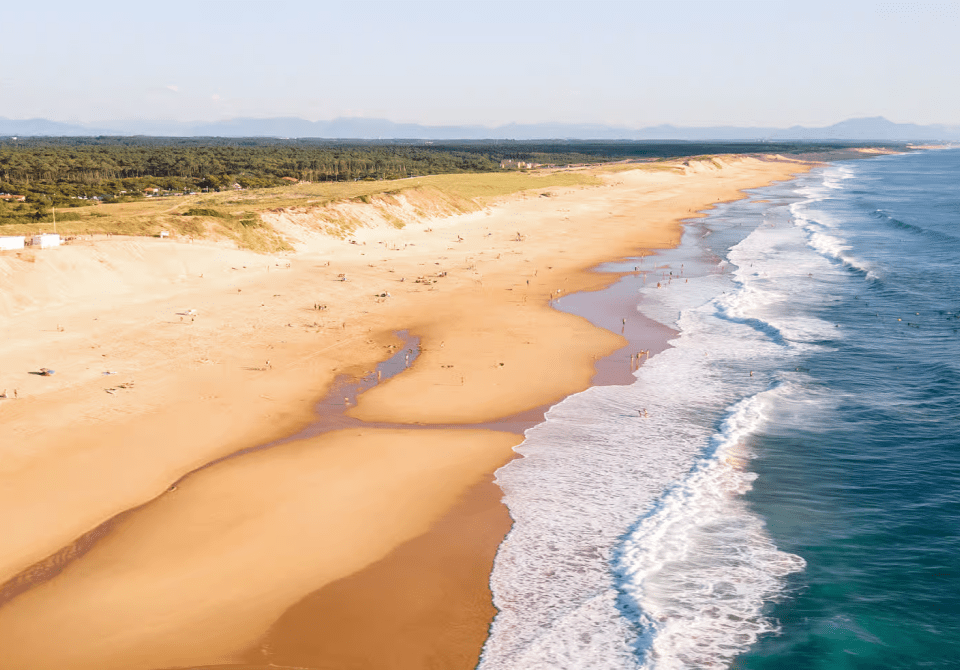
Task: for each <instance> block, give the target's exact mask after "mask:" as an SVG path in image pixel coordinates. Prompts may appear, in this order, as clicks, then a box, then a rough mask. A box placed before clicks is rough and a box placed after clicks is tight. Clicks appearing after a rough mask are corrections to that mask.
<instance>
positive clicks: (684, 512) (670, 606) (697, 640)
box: [618, 391, 805, 670]
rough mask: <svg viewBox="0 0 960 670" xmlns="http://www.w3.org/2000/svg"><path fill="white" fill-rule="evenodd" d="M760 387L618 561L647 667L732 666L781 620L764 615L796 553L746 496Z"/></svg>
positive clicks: (798, 561) (796, 563) (796, 567)
mask: <svg viewBox="0 0 960 670" xmlns="http://www.w3.org/2000/svg"><path fill="white" fill-rule="evenodd" d="M769 393H775V391H771V392H767V393H765V394H759V395H757V396H754V397H752V398H749V399H747V400H745V401H742V402H741V403H739V404H738V405H737V406H736V407H735V409H734V411H733V413H732V415H731V416H730V417H729V418H728V419H727V420H726V421H725V422H724V425H723V429H722V431H721V432H720V434H719V435H717V436H716V437H715V439H714V442H715V449H714V451H713V453H712V454H711V455H710V456H709V457H708V458H705V459H703V460H701V461H700V462H699V463H698V464H697V466H696V467H695V468H694V470H693V471H692V472H691V473H690V474H689V476H688V477H686V478H685V479H684V480H683V481H682V482H681V483H680V484H679V485H677V486H676V487H674V488H673V489H671V490H670V491H669V492H668V493H667V494H666V495H665V496H664V497H663V498H662V500H661V501H660V503H659V504H658V506H657V507H656V509H655V511H654V512H653V513H652V514H650V515H649V516H647V517H646V518H645V519H643V520H642V521H641V522H640V524H639V525H638V526H637V528H636V529H635V530H634V531H633V532H632V533H630V535H629V537H628V539H627V540H626V542H625V543H624V546H623V548H622V551H621V555H620V558H619V561H618V568H619V570H620V572H621V574H622V576H623V584H622V587H621V588H622V590H623V593H624V600H625V601H626V603H627V605H628V606H632V607H634V608H635V609H636V612H637V615H638V618H639V620H640V622H641V625H642V626H643V628H644V629H645V631H644V632H645V636H646V637H647V638H648V639H649V640H650V642H649V646H648V647H647V650H646V655H645V659H644V663H643V666H642V667H643V668H644V669H645V670H674V669H676V670H680V669H681V668H690V667H695V668H705V669H707V668H716V669H721V668H726V667H727V666H728V665H729V663H730V661H732V659H733V658H734V657H735V656H736V655H738V654H740V653H742V652H743V651H745V650H746V649H747V648H748V647H749V646H750V645H751V644H753V643H754V642H755V641H756V640H757V637H758V636H759V635H761V634H763V633H768V632H772V631H775V630H776V629H777V626H776V624H775V623H774V622H772V621H770V620H769V619H767V618H766V617H764V616H763V607H764V603H765V602H768V601H771V600H773V599H775V598H776V597H777V596H778V595H779V594H780V592H781V590H782V588H783V577H784V576H786V575H788V574H790V573H792V572H797V571H800V570H802V569H803V568H804V566H805V563H804V561H803V559H802V558H800V557H799V556H793V555H791V554H787V553H784V552H781V551H779V550H777V548H776V547H775V546H774V544H773V543H772V542H771V540H770V538H769V537H768V536H767V534H766V531H765V529H764V524H763V521H762V520H761V519H760V518H759V517H757V516H756V515H755V514H752V513H751V512H750V511H749V510H748V509H747V508H746V506H745V505H744V503H743V502H742V500H740V496H741V495H743V494H744V493H746V492H747V491H748V490H750V487H751V482H752V481H753V480H754V479H755V475H754V474H753V473H751V472H748V471H746V470H745V469H744V466H745V465H746V463H747V461H748V460H749V458H750V454H749V453H748V452H747V450H746V446H745V444H744V440H745V439H746V438H747V437H748V436H749V435H750V434H751V433H752V432H753V431H754V430H756V429H757V428H758V427H759V426H760V425H761V423H762V421H763V417H762V414H761V412H760V408H761V406H762V402H763V396H764V395H767V394H769Z"/></svg>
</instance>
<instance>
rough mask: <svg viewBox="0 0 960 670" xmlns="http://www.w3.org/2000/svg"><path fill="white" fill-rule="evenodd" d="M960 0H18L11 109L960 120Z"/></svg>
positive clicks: (10, 57)
mask: <svg viewBox="0 0 960 670" xmlns="http://www.w3.org/2000/svg"><path fill="white" fill-rule="evenodd" d="M958 64H960V2H956V1H954V2H857V1H849V0H832V1H831V2H820V1H811V2H807V1H796V2H772V1H767V2H725V1H722V0H715V1H711V2H697V1H689V2H685V1H675V2H666V1H659V2H640V1H634V2H613V1H603V0H600V1H596V2H591V3H587V2H536V1H531V0H517V1H514V2H454V1H448V2H442V3H441V2H404V1H400V0H394V1H392V2H346V1H340V2H302V1H287V2H282V1H281V2H262V1H260V2H243V1H240V2H238V1H236V0H231V1H230V2H216V1H214V2H209V1H208V2H202V1H201V2H177V1H173V2H155V3H139V2H136V3H130V2H125V3H119V2H95V1H94V2H82V3H77V2H62V1H59V0H50V1H47V2H44V3H27V2H18V3H8V4H7V5H6V7H5V8H4V9H3V11H2V18H0V117H7V118H15V119H22V118H31V117H43V118H48V119H52V120H57V121H88V122H89V121H94V122H95V121H104V120H112V119H134V118H143V119H169V120H181V121H195V120H220V119H226V118H233V117H240V116H244V117H269V116H298V117H302V118H305V119H309V120H320V119H331V118H334V117H337V116H364V117H374V118H387V119H390V120H393V121H399V122H415V123H424V124H443V125H451V124H481V125H498V124H503V123H510V122H518V123H533V122H546V121H558V122H571V123H606V124H611V125H622V126H628V127H641V126H647V125H656V124H660V123H671V124H675V125H689V126H706V125H721V124H723V125H738V126H749V125H765V126H789V125H793V124H803V125H827V124H831V123H835V122H837V121H841V120H844V119H847V118H851V117H858V116H877V115H882V116H886V117H887V118H889V119H890V120H892V121H897V122H914V123H948V124H960V86H958V81H960V79H958Z"/></svg>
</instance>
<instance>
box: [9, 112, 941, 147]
mask: <svg viewBox="0 0 960 670" xmlns="http://www.w3.org/2000/svg"><path fill="white" fill-rule="evenodd" d="M91 135H92V136H96V135H120V136H129V135H147V136H154V137H280V138H301V137H311V138H328V139H344V140H360V139H364V140H376V139H417V140H434V141H443V140H489V139H501V140H542V139H553V140H692V141H701V142H702V141H709V140H718V141H723V140H738V141H743V140H777V141H780V140H860V141H870V140H877V141H950V140H960V126H944V125H930V126H921V125H916V124H913V123H894V122H892V121H888V120H887V119H885V118H883V117H881V116H877V117H871V118H862V119H849V120H847V121H841V122H840V123H835V124H833V125H832V126H826V127H823V128H807V127H804V126H793V127H791V128H764V127H750V128H741V127H736V126H714V127H709V128H691V127H682V126H671V125H660V126H651V127H648V128H624V127H616V126H606V125H599V124H566V123H533V124H521V123H511V124H508V125H503V126H496V127H493V128H489V127H485V126H424V125H419V124H415V123H394V122H393V121H388V120H386V119H366V118H337V119H333V120H330V121H307V120H305V119H299V118H295V117H277V118H269V119H246V118H240V119H230V120H228V121H210V122H195V123H194V122H182V121H143V120H135V121H110V122H103V123H97V124H85V123H83V124H71V123H61V122H59V121H49V120H47V119H6V118H3V117H0V137H11V136H14V137H28V136H34V137H35V136H49V137H64V136H71V137H75V136H91Z"/></svg>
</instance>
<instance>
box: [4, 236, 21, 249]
mask: <svg viewBox="0 0 960 670" xmlns="http://www.w3.org/2000/svg"><path fill="white" fill-rule="evenodd" d="M24 239H25V238H24V236H23V235H18V236H14V235H8V236H7V237H0V251H13V250H14V249H23V241H24Z"/></svg>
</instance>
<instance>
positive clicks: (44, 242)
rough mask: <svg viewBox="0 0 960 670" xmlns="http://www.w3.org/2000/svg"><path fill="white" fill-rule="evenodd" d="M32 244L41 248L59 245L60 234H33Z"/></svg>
mask: <svg viewBox="0 0 960 670" xmlns="http://www.w3.org/2000/svg"><path fill="white" fill-rule="evenodd" d="M30 244H31V245H32V246H34V247H40V248H41V249H49V248H51V247H59V246H60V236H59V235H57V234H56V233H40V234H39V235H34V236H33V239H32V240H31V241H30Z"/></svg>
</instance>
